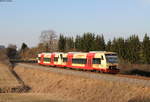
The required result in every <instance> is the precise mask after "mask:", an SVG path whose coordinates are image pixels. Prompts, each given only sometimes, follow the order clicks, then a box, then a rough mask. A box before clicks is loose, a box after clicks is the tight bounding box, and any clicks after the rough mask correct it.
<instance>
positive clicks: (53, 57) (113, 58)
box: [37, 51, 119, 73]
mask: <svg viewBox="0 0 150 102" xmlns="http://www.w3.org/2000/svg"><path fill="white" fill-rule="evenodd" d="M37 59H38V64H41V65H48V66H55V67H68V68H76V69H85V70H93V71H100V72H107V73H118V72H119V67H118V57H117V54H116V53H115V52H107V51H90V52H88V53H87V52H68V53H62V52H53V53H40V54H38V58H37Z"/></svg>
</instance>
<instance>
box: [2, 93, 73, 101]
mask: <svg viewBox="0 0 150 102" xmlns="http://www.w3.org/2000/svg"><path fill="white" fill-rule="evenodd" d="M0 102H73V101H70V100H68V101H64V100H62V99H60V98H59V97H52V96H51V95H48V94H32V93H30V94H27V93H26V94H10V93H9V94H0Z"/></svg>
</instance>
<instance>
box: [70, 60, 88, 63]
mask: <svg viewBox="0 0 150 102" xmlns="http://www.w3.org/2000/svg"><path fill="white" fill-rule="evenodd" d="M72 63H74V64H86V59H72Z"/></svg>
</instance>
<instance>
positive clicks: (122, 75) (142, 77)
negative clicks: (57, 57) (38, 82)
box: [29, 63, 150, 80]
mask: <svg viewBox="0 0 150 102" xmlns="http://www.w3.org/2000/svg"><path fill="white" fill-rule="evenodd" d="M29 64H30V65H36V66H42V67H46V68H49V67H50V66H43V65H39V64H37V63H29ZM51 68H56V67H51ZM58 68H59V69H64V70H73V71H82V72H86V73H90V74H93V73H94V74H101V75H108V76H118V77H126V78H133V79H141V80H150V77H145V76H139V75H127V74H107V73H100V72H94V71H88V70H77V69H72V68H62V67H57V69H58Z"/></svg>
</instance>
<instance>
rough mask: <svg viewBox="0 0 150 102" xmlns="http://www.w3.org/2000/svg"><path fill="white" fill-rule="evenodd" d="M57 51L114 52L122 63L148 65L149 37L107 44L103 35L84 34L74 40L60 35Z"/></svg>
mask: <svg viewBox="0 0 150 102" xmlns="http://www.w3.org/2000/svg"><path fill="white" fill-rule="evenodd" d="M58 50H59V51H63V52H67V51H85V52H88V51H114V52H117V53H118V56H119V57H120V59H121V60H122V61H126V62H130V63H145V64H150V37H149V36H148V35H147V34H145V36H144V38H143V40H142V41H140V40H139V37H138V36H137V35H132V36H130V37H128V38H126V39H125V38H122V37H119V38H114V39H113V40H109V41H108V42H107V43H106V42H105V40H104V36H103V35H95V34H93V33H84V34H83V35H82V36H79V35H77V36H76V38H75V39H74V38H72V37H66V36H63V35H60V37H59V41H58Z"/></svg>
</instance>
